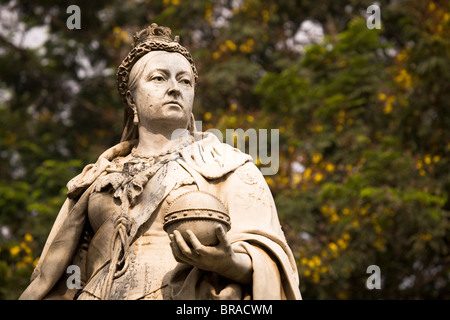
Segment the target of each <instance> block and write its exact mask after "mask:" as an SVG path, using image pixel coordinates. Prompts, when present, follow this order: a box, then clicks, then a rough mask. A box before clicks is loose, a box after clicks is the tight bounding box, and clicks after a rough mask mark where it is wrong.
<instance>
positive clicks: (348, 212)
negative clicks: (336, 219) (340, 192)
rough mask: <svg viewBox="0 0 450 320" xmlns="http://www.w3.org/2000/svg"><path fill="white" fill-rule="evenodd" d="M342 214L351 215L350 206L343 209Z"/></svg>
mask: <svg viewBox="0 0 450 320" xmlns="http://www.w3.org/2000/svg"><path fill="white" fill-rule="evenodd" d="M342 214H343V215H344V216H347V215H349V214H350V209H348V208H344V209H342Z"/></svg>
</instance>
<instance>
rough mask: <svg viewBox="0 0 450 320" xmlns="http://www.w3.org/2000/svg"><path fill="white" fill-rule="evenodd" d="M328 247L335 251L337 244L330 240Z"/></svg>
mask: <svg viewBox="0 0 450 320" xmlns="http://www.w3.org/2000/svg"><path fill="white" fill-rule="evenodd" d="M328 248H330V249H331V251H337V250H338V246H337V245H336V243H334V242H330V243H329V244H328Z"/></svg>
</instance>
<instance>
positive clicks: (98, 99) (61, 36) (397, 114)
mask: <svg viewBox="0 0 450 320" xmlns="http://www.w3.org/2000/svg"><path fill="white" fill-rule="evenodd" d="M379 3H380V7H381V10H382V14H381V18H382V29H381V30H376V29H373V30H369V29H367V27H366V25H365V21H364V17H365V15H366V8H367V7H368V6H369V5H371V4H372V1H363V0H340V1H333V0H326V1H320V2H318V1H316V2H313V1H312V2H310V1H275V0H267V1H258V0H237V1H229V0H218V1H209V0H193V1H189V2H188V1H178V0H154V1H146V0H127V1H118V0H116V1H95V2H91V3H89V5H86V4H79V7H80V9H81V29H80V30H77V29H74V30H69V29H68V28H67V27H66V20H67V18H68V17H69V16H70V14H68V13H67V12H66V9H67V6H68V4H67V3H66V2H64V1H46V0H42V1H39V2H29V1H20V2H19V1H16V0H11V1H2V2H1V4H0V17H1V19H0V25H1V28H0V70H1V78H0V84H1V86H0V149H1V152H0V208H1V211H0V231H1V234H0V288H1V290H0V298H3V299H15V298H16V297H18V296H19V294H20V293H21V292H22V290H23V289H24V287H25V286H26V285H27V283H28V281H29V275H30V273H31V270H32V267H33V265H34V264H35V263H36V261H37V260H36V259H37V258H38V255H39V254H40V252H41V249H42V246H43V244H44V241H45V239H46V237H47V234H48V232H49V230H50V228H51V225H52V223H53V221H54V219H55V217H56V215H57V213H58V210H59V208H60V206H61V204H62V202H63V201H64V197H65V191H66V189H65V184H66V183H67V181H68V180H69V179H70V178H71V177H73V176H74V175H75V174H77V173H78V172H79V170H80V169H81V168H82V167H83V166H84V165H86V164H87V163H90V162H92V161H95V160H96V158H97V157H98V155H99V154H100V153H101V152H102V151H104V150H105V149H106V148H107V147H109V146H111V145H113V144H115V143H117V142H118V140H119V138H120V134H121V125H122V113H123V105H122V103H121V101H120V99H119V95H118V93H117V90H116V87H115V72H116V68H117V66H118V65H119V64H120V62H121V60H122V59H123V57H124V56H125V55H126V53H127V52H128V50H129V48H130V46H129V45H130V43H131V40H132V39H131V36H132V34H133V33H134V32H135V31H137V30H139V29H141V28H142V27H144V26H146V25H148V24H150V23H152V22H156V23H158V24H161V25H167V26H170V28H171V29H172V31H173V34H175V35H177V34H178V35H180V38H181V42H182V43H183V45H185V46H186V47H188V48H189V49H191V51H192V53H193V55H194V58H195V60H196V64H197V67H198V69H199V74H200V79H199V80H200V81H199V83H198V86H197V93H196V105H195V109H194V110H195V111H194V113H195V115H196V118H197V120H202V121H203V123H202V124H203V130H206V129H209V128H213V127H214V128H218V129H220V130H222V131H224V130H226V129H227V128H233V129H234V128H243V129H247V128H255V129H263V128H265V129H271V128H278V129H279V132H280V147H281V149H280V152H281V153H280V163H281V168H280V171H279V172H278V174H276V175H273V176H267V177H266V179H267V182H268V183H269V185H270V187H271V189H272V191H273V193H274V196H275V197H276V202H277V205H278V211H279V214H280V216H281V220H282V225H283V228H284V229H285V231H286V233H287V236H288V240H289V242H290V244H291V246H292V248H293V250H294V252H295V255H296V258H297V260H298V266H299V271H300V278H301V289H302V292H303V296H304V297H305V298H308V299H313V298H321V299H324V298H331V299H335V298H374V297H376V298H383V299H393V298H448V293H446V292H447V291H445V290H444V288H445V287H446V286H447V287H448V282H449V264H450V261H449V258H448V257H449V254H448V241H449V232H448V230H449V222H448V212H449V201H448V190H449V170H448V165H447V162H448V160H447V159H448V154H449V151H450V139H449V132H448V127H449V121H450V120H449V119H450V117H449V115H448V110H446V109H448V108H446V101H448V100H449V99H448V98H449V97H448V95H449V92H450V90H449V88H448V87H449V84H450V81H449V78H450V71H449V70H450V68H449V63H450V62H449V61H450V59H449V54H450V48H449V41H450V40H449V39H450V37H449V36H450V35H449V23H450V22H449V20H450V19H449V14H450V13H449V11H450V10H449V7H448V4H447V2H446V1H419V0H412V1H379ZM371 264H377V265H379V266H380V268H381V273H382V279H383V284H382V289H381V290H372V291H370V290H368V289H366V287H365V281H366V279H367V277H368V276H369V275H368V274H366V268H367V266H369V265H371Z"/></svg>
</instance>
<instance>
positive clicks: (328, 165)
mask: <svg viewBox="0 0 450 320" xmlns="http://www.w3.org/2000/svg"><path fill="white" fill-rule="evenodd" d="M325 170H327V171H328V172H333V171H334V165H333V164H332V163H327V165H326V166H325Z"/></svg>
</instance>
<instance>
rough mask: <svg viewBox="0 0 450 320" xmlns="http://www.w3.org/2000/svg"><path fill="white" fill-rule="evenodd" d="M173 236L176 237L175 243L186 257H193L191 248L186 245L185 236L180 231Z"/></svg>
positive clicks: (176, 231)
mask: <svg viewBox="0 0 450 320" xmlns="http://www.w3.org/2000/svg"><path fill="white" fill-rule="evenodd" d="M173 235H174V237H175V242H176V243H177V245H178V248H179V249H180V251H181V253H182V254H183V255H185V256H188V257H189V256H191V255H192V250H191V248H190V247H189V245H188V244H187V243H186V240H184V238H183V236H182V235H181V233H180V232H179V231H178V230H175V231H174V232H173Z"/></svg>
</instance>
